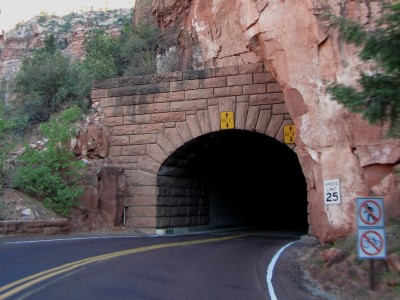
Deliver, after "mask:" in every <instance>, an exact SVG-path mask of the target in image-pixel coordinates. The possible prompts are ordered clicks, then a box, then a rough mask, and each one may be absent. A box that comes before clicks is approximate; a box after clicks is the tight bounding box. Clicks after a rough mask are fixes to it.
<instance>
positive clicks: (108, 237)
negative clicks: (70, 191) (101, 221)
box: [4, 235, 158, 244]
mask: <svg viewBox="0 0 400 300" xmlns="http://www.w3.org/2000/svg"><path fill="white" fill-rule="evenodd" d="M139 237H142V236H136V235H135V236H129V235H118V236H91V237H82V238H65V239H51V240H32V241H18V242H5V243H4V244H29V243H45V242H59V241H75V240H92V239H112V238H139ZM150 237H158V236H150Z"/></svg>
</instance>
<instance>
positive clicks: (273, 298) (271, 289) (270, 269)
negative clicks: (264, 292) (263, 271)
mask: <svg viewBox="0 0 400 300" xmlns="http://www.w3.org/2000/svg"><path fill="white" fill-rule="evenodd" d="M297 242H298V241H294V242H290V243H289V244H286V245H285V246H283V247H282V248H281V249H279V251H278V252H276V253H275V255H274V257H273V258H272V259H271V262H270V263H269V265H268V269H267V285H268V291H269V295H270V297H271V300H277V298H276V295H275V291H274V287H273V286H272V275H273V272H274V267H275V264H276V262H277V261H278V259H279V256H280V255H281V254H282V252H283V251H284V250H285V249H286V248H287V247H289V246H290V245H292V244H293V243H297Z"/></svg>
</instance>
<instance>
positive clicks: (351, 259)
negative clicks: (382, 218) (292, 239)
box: [290, 225, 400, 300]
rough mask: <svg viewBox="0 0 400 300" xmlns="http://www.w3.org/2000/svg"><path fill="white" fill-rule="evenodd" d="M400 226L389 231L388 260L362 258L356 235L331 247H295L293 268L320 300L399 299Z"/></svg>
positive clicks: (387, 231) (304, 286)
mask: <svg viewBox="0 0 400 300" xmlns="http://www.w3.org/2000/svg"><path fill="white" fill-rule="evenodd" d="M399 230H400V226H399V225H394V226H390V227H387V228H386V235H387V249H388V250H387V253H388V258H387V259H382V260H374V262H373V264H374V280H373V283H374V286H373V289H372V286H371V260H369V259H359V258H358V255H357V248H356V242H357V240H356V236H351V237H348V238H346V239H343V240H340V241H337V242H336V243H334V244H331V245H320V244H317V245H314V246H308V247H306V248H304V247H301V246H300V247H294V248H293V249H291V250H290V251H292V257H295V258H296V259H295V260H293V261H292V265H293V267H296V268H297V267H298V268H299V270H300V273H301V275H300V277H301V280H300V281H301V283H302V285H303V288H304V289H306V290H307V291H308V292H309V293H310V294H312V295H314V296H316V297H317V299H329V300H331V299H340V300H347V299H348V300H358V299H360V300H361V299H363V300H365V299H368V300H394V299H400V248H399V247H400V234H399Z"/></svg>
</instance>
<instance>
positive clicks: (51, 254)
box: [0, 231, 311, 300]
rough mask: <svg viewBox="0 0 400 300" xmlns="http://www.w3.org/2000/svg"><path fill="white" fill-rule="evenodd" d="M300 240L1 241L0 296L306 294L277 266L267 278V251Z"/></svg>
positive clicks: (268, 236) (275, 236) (261, 236)
mask: <svg viewBox="0 0 400 300" xmlns="http://www.w3.org/2000/svg"><path fill="white" fill-rule="evenodd" d="M299 238H300V237H299V236H298V235H294V234H287V233H286V234H283V233H281V234H279V233H272V232H269V233H262V232H245V231H241V232H239V231H235V232H215V233H202V234H192V235H180V236H154V237H150V236H129V235H126V236H115V235H114V236H83V235H79V236H66V237H64V238H61V237H60V236H53V237H51V238H50V239H49V237H46V239H47V240H46V239H40V238H39V237H37V238H35V240H32V238H31V239H29V238H26V237H25V238H23V239H22V238H13V239H0V299H40V300H42V299H59V300H61V299H74V300H75V299H85V300H88V299H96V300H100V299H140V300H141V299H162V300H168V299H174V300H180V299H190V300H196V299H207V300H208V299H218V300H221V299H229V300H235V299H238V300H243V299H246V300H247V299H251V300H258V299H260V300H265V299H271V295H272V299H276V298H275V297H274V296H275V295H276V297H277V299H280V300H285V299H296V300H299V299H311V297H310V296H308V295H306V294H303V293H304V292H303V291H301V290H300V289H299V288H298V287H297V286H296V284H295V283H294V282H292V281H291V280H290V278H288V277H289V276H287V274H284V271H279V270H283V269H282V268H275V270H277V271H276V273H277V274H275V273H272V281H271V284H272V285H273V290H274V292H273V291H271V286H270V287H269V286H268V284H267V269H268V266H270V271H271V264H270V263H271V261H272V260H273V259H272V258H273V257H274V255H276V254H277V252H278V251H279V250H280V249H282V247H284V246H285V245H288V244H289V243H291V242H293V241H296V240H299ZM276 258H277V256H275V259H276ZM270 275H271V273H270Z"/></svg>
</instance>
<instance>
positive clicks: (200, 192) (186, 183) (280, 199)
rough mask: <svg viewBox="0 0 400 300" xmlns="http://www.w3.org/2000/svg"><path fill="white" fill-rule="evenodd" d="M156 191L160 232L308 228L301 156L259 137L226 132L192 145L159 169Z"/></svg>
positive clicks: (270, 139) (208, 136) (204, 137)
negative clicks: (206, 228)
mask: <svg viewBox="0 0 400 300" xmlns="http://www.w3.org/2000/svg"><path fill="white" fill-rule="evenodd" d="M157 185H158V196H157V227H158V228H171V227H182V226H200V225H210V226H256V227H258V228H263V229H273V230H275V229H285V230H296V231H306V230H307V228H308V223H307V188H306V182H305V179H304V175H303V173H302V170H301V167H300V164H299V161H298V158H297V155H296V153H295V152H294V151H293V150H292V149H290V148H289V147H288V146H287V145H285V144H282V143H280V142H279V141H277V140H275V139H273V138H271V137H268V136H266V135H263V134H260V133H256V132H251V131H245V130H221V131H218V132H213V133H209V134H206V135H203V136H200V137H198V138H196V139H193V140H191V141H189V142H188V143H186V144H184V145H183V146H181V147H180V148H179V149H177V150H176V151H175V152H174V153H173V154H172V155H170V156H169V158H168V159H167V160H166V161H165V162H164V164H163V165H162V166H161V167H160V170H159V172H158V176H157Z"/></svg>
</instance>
